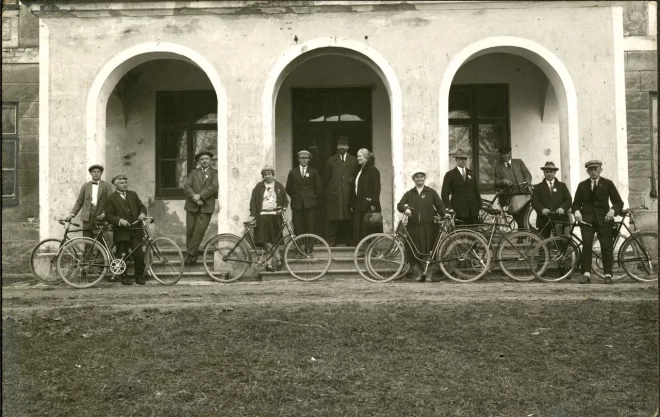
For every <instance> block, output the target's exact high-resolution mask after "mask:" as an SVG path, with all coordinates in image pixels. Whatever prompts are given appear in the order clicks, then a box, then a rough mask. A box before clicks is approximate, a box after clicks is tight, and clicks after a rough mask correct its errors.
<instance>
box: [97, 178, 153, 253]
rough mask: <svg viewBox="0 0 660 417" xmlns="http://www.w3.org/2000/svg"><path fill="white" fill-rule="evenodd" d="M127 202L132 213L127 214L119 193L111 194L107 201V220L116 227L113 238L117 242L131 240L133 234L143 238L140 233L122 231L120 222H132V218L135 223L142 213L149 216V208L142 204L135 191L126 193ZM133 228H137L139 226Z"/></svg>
mask: <svg viewBox="0 0 660 417" xmlns="http://www.w3.org/2000/svg"><path fill="white" fill-rule="evenodd" d="M126 201H127V202H128V206H129V209H130V212H127V211H126V210H125V209H124V203H123V198H122V197H121V196H120V195H119V193H118V192H115V193H112V194H110V197H108V199H107V200H106V201H105V216H106V220H107V221H108V222H109V223H110V224H112V225H113V226H116V227H115V229H114V230H115V233H114V236H113V240H114V241H115V242H120V241H125V240H130V239H131V234H133V235H136V236H138V237H140V236H142V233H141V232H140V231H137V230H131V231H122V228H121V227H119V220H122V219H123V220H127V221H130V219H131V217H132V218H133V219H134V220H133V221H135V220H137V218H138V216H139V215H140V213H142V214H144V215H145V216H146V214H147V208H146V207H145V206H144V205H143V204H142V201H140V198H139V197H138V195H137V193H136V192H135V191H130V190H127V191H126ZM131 227H137V225H135V226H131Z"/></svg>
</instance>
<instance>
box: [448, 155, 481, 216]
mask: <svg viewBox="0 0 660 417" xmlns="http://www.w3.org/2000/svg"><path fill="white" fill-rule="evenodd" d="M453 156H454V158H456V168H454V169H452V170H449V171H447V173H446V174H445V178H444V180H443V182H442V190H441V192H440V196H441V197H442V202H443V203H444V204H445V207H446V208H447V211H450V212H451V211H454V212H456V217H455V218H456V220H459V221H460V223H459V225H460V224H464V225H466V224H476V223H479V209H480V208H481V193H480V192H479V184H478V183H477V178H476V177H475V175H474V172H473V171H472V170H471V169H469V168H467V167H466V166H465V165H466V164H467V158H468V156H467V154H466V153H465V151H464V150H463V149H458V150H457V151H456V153H455V154H454V155H453ZM450 196H451V197H450Z"/></svg>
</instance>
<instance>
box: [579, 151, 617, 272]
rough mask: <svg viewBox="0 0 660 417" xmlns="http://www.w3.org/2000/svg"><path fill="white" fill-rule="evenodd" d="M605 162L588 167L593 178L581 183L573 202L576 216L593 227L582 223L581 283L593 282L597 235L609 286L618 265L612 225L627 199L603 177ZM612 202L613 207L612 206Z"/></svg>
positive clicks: (592, 162) (590, 176)
mask: <svg viewBox="0 0 660 417" xmlns="http://www.w3.org/2000/svg"><path fill="white" fill-rule="evenodd" d="M602 165H603V163H602V162H601V161H598V160H591V161H589V162H587V163H586V164H584V166H585V168H587V174H589V178H588V179H586V180H584V181H582V182H581V183H579V184H578V187H577V190H576V191H575V200H574V201H573V215H574V216H575V220H576V221H578V222H585V223H589V224H590V225H591V226H588V225H584V224H580V232H581V233H582V258H581V259H580V262H581V264H582V274H583V277H582V281H580V283H581V284H589V283H590V282H591V280H590V278H591V255H592V245H593V242H594V234H595V233H597V234H598V241H599V242H600V250H601V254H602V256H603V269H604V270H605V279H604V281H605V283H606V284H611V283H612V266H613V264H614V249H613V247H612V239H613V236H612V233H613V232H612V222H613V221H614V215H615V213H617V212H619V211H621V210H623V200H622V199H621V196H620V195H619V191H618V190H617V189H616V186H615V185H614V183H613V182H612V181H610V180H608V179H607V178H603V177H601V176H600V173H601V172H602V171H603V168H602ZM610 201H611V202H612V207H610Z"/></svg>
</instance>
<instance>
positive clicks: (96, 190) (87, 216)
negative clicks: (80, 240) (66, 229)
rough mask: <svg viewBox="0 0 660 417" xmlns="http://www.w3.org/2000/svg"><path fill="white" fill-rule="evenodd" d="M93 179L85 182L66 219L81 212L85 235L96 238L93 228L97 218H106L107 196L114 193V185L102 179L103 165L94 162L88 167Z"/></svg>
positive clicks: (68, 219)
mask: <svg viewBox="0 0 660 417" xmlns="http://www.w3.org/2000/svg"><path fill="white" fill-rule="evenodd" d="M88 171H89V174H90V175H91V176H92V180H91V181H89V182H86V183H85V184H83V186H82V187H80V192H79V193H78V199H77V200H76V204H74V205H73V208H72V209H71V213H70V214H69V215H68V216H66V217H65V220H66V221H70V220H71V219H73V218H74V217H76V215H77V214H78V213H79V212H80V219H81V220H82V223H83V229H90V230H84V231H83V236H84V237H89V238H92V239H93V238H94V231H93V230H91V229H93V228H95V227H96V220H97V219H98V220H103V218H104V210H103V209H104V205H105V201H106V200H107V198H108V197H109V196H110V194H112V186H111V185H110V184H108V183H107V182H105V181H103V180H101V175H103V166H101V165H98V164H94V165H92V166H90V167H89V169H88Z"/></svg>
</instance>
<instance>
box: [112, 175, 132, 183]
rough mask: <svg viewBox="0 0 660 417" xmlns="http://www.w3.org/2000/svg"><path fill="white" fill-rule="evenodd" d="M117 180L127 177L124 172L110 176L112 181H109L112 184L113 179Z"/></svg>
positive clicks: (126, 178)
mask: <svg viewBox="0 0 660 417" xmlns="http://www.w3.org/2000/svg"><path fill="white" fill-rule="evenodd" d="M117 180H128V177H127V176H126V175H124V174H119V175H115V176H114V177H112V181H110V182H111V183H112V184H114V183H115V181H117Z"/></svg>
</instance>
